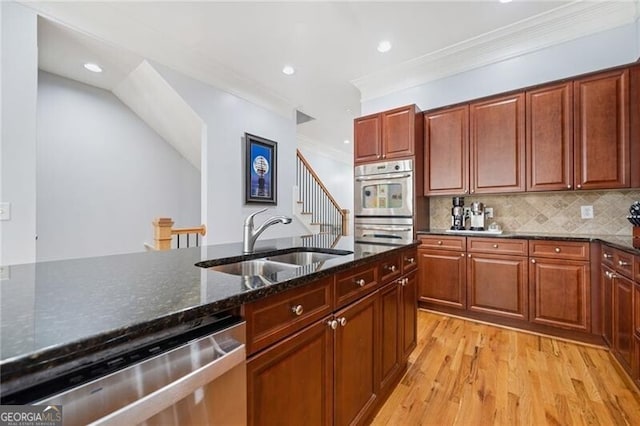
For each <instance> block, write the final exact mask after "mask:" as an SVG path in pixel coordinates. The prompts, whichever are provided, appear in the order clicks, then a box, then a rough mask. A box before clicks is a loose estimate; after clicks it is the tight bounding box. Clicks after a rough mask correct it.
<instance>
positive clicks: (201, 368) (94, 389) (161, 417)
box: [35, 320, 247, 426]
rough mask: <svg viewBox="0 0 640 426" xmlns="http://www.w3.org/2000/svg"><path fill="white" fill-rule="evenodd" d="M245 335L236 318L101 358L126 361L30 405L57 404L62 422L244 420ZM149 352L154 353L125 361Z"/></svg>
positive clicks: (241, 422)
mask: <svg viewBox="0 0 640 426" xmlns="http://www.w3.org/2000/svg"><path fill="white" fill-rule="evenodd" d="M245 339H246V338H245V322H244V321H241V320H240V322H237V323H236V324H233V325H231V326H228V327H226V328H224V329H221V330H216V331H215V332H213V333H211V334H207V335H204V336H198V337H196V338H193V339H191V340H190V341H188V342H185V343H184V344H182V345H179V346H177V347H174V348H173V349H170V350H165V349H163V348H162V345H161V344H156V345H155V346H153V345H152V346H147V347H145V348H143V349H142V354H141V353H140V351H141V350H136V351H132V352H131V353H127V354H123V355H120V356H118V357H117V358H115V359H111V360H109V361H105V363H106V365H107V366H108V365H109V363H111V364H113V363H118V362H119V363H121V364H125V363H126V364H125V365H126V366H123V368H120V369H119V370H118V371H115V372H113V373H111V374H108V375H106V376H103V377H99V378H97V379H95V380H92V381H89V382H88V383H85V384H83V385H80V386H77V387H73V388H71V389H69V390H66V391H64V392H61V393H59V394H56V395H53V396H50V397H46V398H45V399H41V400H39V401H37V402H35V404H46V405H62V414H63V423H64V424H65V425H86V424H92V425H135V424H145V425H180V426H182V425H244V424H246V411H247V408H246V362H245V361H246V350H245ZM174 340H175V339H174ZM174 345H175V342H174ZM149 351H151V352H156V353H157V355H155V356H152V357H150V358H149V357H147V359H144V360H142V361H140V362H135V361H134V362H133V363H131V362H127V361H131V360H135V359H136V358H138V357H144V354H148V353H149ZM97 367H98V370H99V366H97Z"/></svg>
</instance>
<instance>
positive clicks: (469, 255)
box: [463, 253, 471, 257]
mask: <svg viewBox="0 0 640 426" xmlns="http://www.w3.org/2000/svg"><path fill="white" fill-rule="evenodd" d="M463 256H464V254H463ZM467 257H471V253H469V254H468V255H467Z"/></svg>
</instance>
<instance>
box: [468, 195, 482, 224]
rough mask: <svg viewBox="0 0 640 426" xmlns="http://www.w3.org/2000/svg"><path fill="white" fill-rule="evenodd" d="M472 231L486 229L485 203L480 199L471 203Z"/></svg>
mask: <svg viewBox="0 0 640 426" xmlns="http://www.w3.org/2000/svg"><path fill="white" fill-rule="evenodd" d="M470 213H471V228H470V230H471V231H484V204H482V203H481V202H478V201H474V202H473V203H471V211H470Z"/></svg>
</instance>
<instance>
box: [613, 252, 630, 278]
mask: <svg viewBox="0 0 640 426" xmlns="http://www.w3.org/2000/svg"><path fill="white" fill-rule="evenodd" d="M633 261H634V258H633V255H632V254H630V253H627V252H624V251H620V250H613V268H614V269H615V270H616V271H617V272H619V273H620V274H622V275H624V276H625V277H627V278H631V279H633Z"/></svg>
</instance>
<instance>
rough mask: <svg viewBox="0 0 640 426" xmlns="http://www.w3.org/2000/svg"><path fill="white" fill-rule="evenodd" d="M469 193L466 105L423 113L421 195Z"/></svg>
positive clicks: (467, 113) (467, 108) (467, 118)
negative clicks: (422, 189) (422, 180)
mask: <svg viewBox="0 0 640 426" xmlns="http://www.w3.org/2000/svg"><path fill="white" fill-rule="evenodd" d="M468 191H469V106H468V105H463V106H460V107H454V108H447V109H444V110H440V111H435V112H433V113H425V114H424V193H425V195H443V194H444V195H446V194H466V193H467V192H468Z"/></svg>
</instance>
